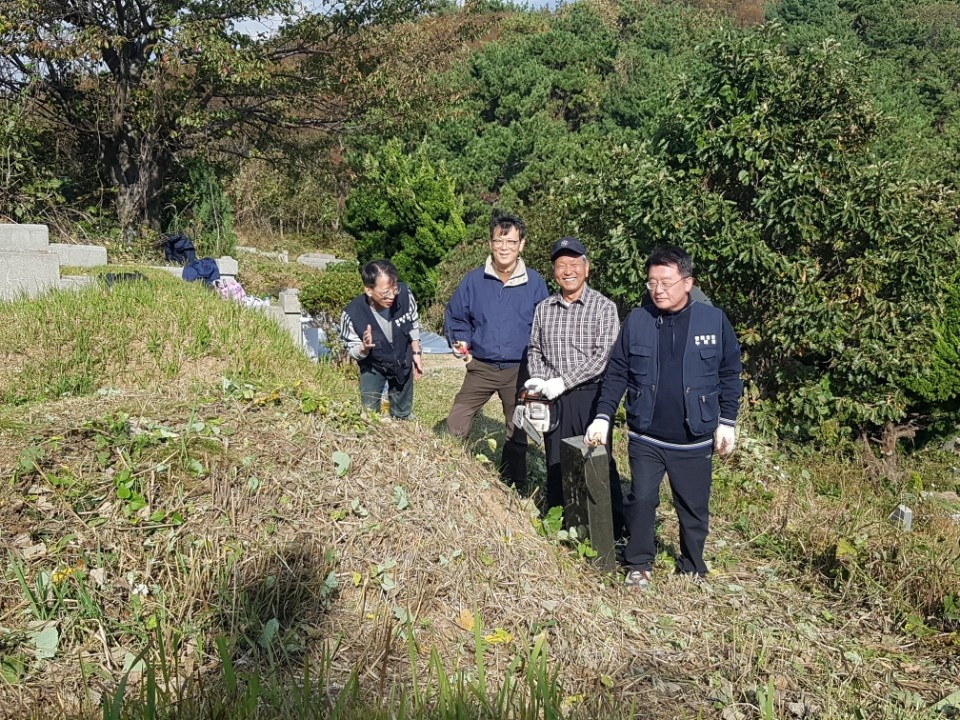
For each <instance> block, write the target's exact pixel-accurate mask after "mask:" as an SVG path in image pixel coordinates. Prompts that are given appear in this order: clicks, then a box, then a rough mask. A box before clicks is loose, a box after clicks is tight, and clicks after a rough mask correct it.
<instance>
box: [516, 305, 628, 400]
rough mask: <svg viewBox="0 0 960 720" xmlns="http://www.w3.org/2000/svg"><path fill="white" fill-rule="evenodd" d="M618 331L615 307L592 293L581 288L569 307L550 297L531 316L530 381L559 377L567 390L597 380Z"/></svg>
mask: <svg viewBox="0 0 960 720" xmlns="http://www.w3.org/2000/svg"><path fill="white" fill-rule="evenodd" d="M619 331H620V320H619V318H618V317H617V306H616V305H614V304H613V301H612V300H609V299H607V298H606V297H604V296H603V295H601V294H600V293H598V292H597V291H596V290H593V289H591V288H590V287H587V286H584V288H583V292H582V293H581V294H580V297H579V298H577V299H576V300H574V301H573V302H572V303H568V302H567V301H566V300H564V299H563V296H562V295H561V294H560V293H556V294H555V295H551V296H550V297H548V298H547V299H546V300H544V301H543V302H541V303H540V304H539V305H537V310H536V313H535V314H534V316H533V327H532V328H531V329H530V349H529V354H528V357H527V360H528V365H529V369H530V377H534V378H541V379H543V380H549V379H550V378H555V377H561V378H563V384H564V386H565V387H566V388H567V389H569V388H573V387H576V386H577V385H581V384H583V383H585V382H589V381H590V380H596V379H598V378H599V377H600V376H601V375H602V374H603V371H604V370H605V369H606V367H607V359H608V358H609V357H610V350H611V348H612V346H613V343H614V341H615V340H616V339H617V333H618V332H619Z"/></svg>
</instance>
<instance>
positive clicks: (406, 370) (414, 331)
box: [340, 260, 423, 420]
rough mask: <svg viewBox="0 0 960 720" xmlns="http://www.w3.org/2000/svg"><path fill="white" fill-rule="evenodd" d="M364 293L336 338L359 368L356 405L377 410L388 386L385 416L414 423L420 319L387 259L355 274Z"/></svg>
mask: <svg viewBox="0 0 960 720" xmlns="http://www.w3.org/2000/svg"><path fill="white" fill-rule="evenodd" d="M360 277H361V278H362V279H363V287H364V290H363V294H362V295H358V296H357V297H355V298H354V299H353V300H351V301H350V304H349V305H347V307H346V309H345V310H344V311H343V315H342V316H341V318H340V338H341V339H342V340H343V342H344V345H346V348H347V354H348V355H350V357H352V358H353V359H354V360H356V361H357V364H358V365H359V366H360V401H361V402H362V403H363V406H364V407H365V408H367V409H369V410H374V411H376V412H380V400H381V397H382V396H383V386H384V384H386V385H387V388H388V397H389V400H390V415H391V416H392V417H394V418H396V419H398V420H411V419H413V417H414V416H413V381H414V378H416V379H419V378H420V377H422V376H423V361H422V355H421V351H420V316H419V314H418V313H417V301H416V300H415V299H414V297H413V293H411V292H410V289H409V288H408V287H407V286H406V284H404V283H402V282H398V281H397V269H396V268H395V267H394V266H393V263H391V262H390V261H389V260H373V261H372V262H368V263H367V264H366V265H364V266H363V268H362V269H361V270H360Z"/></svg>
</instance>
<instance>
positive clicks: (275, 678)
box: [102, 617, 636, 720]
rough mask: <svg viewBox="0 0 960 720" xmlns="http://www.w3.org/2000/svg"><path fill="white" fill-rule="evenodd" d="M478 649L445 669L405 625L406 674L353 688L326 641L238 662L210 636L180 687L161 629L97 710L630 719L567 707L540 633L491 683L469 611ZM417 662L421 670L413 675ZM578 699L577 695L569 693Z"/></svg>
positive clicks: (368, 718) (617, 712)
mask: <svg viewBox="0 0 960 720" xmlns="http://www.w3.org/2000/svg"><path fill="white" fill-rule="evenodd" d="M475 620H476V625H475V633H474V642H475V643H476V648H477V651H476V653H475V656H474V657H475V661H474V665H473V666H472V667H467V668H460V669H457V670H455V671H454V672H452V673H451V672H448V671H447V669H446V668H445V666H444V663H443V661H442V659H441V658H440V656H439V654H438V653H437V652H436V650H433V651H431V653H430V655H429V657H422V656H421V655H420V654H419V651H418V646H417V643H416V641H415V640H414V638H413V627H412V626H410V627H408V628H407V630H408V631H409V635H408V642H407V648H408V652H409V656H410V668H411V671H410V672H411V677H410V679H409V682H407V683H406V684H404V685H394V686H392V687H390V688H389V689H387V690H386V691H385V694H382V693H381V692H380V691H379V690H377V689H374V688H368V687H365V686H363V685H362V683H361V680H360V675H359V674H358V672H357V671H356V670H355V671H354V672H352V673H350V675H349V677H348V679H347V680H346V682H339V683H338V682H336V681H334V680H333V679H332V678H333V675H334V673H333V672H332V665H333V654H334V653H333V651H334V649H333V648H326V649H325V651H324V653H323V654H322V656H321V658H320V660H319V661H317V662H313V663H311V662H310V661H301V662H300V663H299V664H297V663H291V662H290V658H288V657H285V656H284V655H283V651H282V650H281V651H279V654H274V653H273V652H270V653H267V654H266V655H265V656H264V662H263V663H262V664H261V665H258V666H255V667H247V668H246V669H241V668H239V667H238V666H237V664H236V663H235V662H234V659H233V652H232V649H231V647H230V644H229V643H228V641H227V639H226V638H225V637H222V636H221V637H219V638H217V640H216V653H217V657H218V660H219V666H218V668H217V671H216V672H215V673H214V674H208V675H205V676H201V675H199V674H197V675H195V676H194V677H191V678H189V680H188V682H187V683H186V684H185V685H177V686H174V685H172V684H171V683H170V682H169V680H170V678H171V677H173V676H176V674H177V673H176V669H175V667H173V665H174V664H175V659H172V658H169V657H167V656H166V654H165V652H164V646H163V643H162V637H163V636H162V634H161V633H159V632H158V633H157V634H156V636H155V637H156V639H157V640H156V642H152V643H151V645H150V646H149V647H148V648H146V649H145V650H144V651H143V652H141V653H140V655H138V656H137V657H136V658H135V660H134V663H133V665H134V666H135V667H136V668H137V677H136V680H135V682H131V672H127V673H126V674H124V676H123V677H122V678H121V681H120V682H119V683H118V684H117V687H116V688H115V689H114V691H113V693H112V694H111V695H110V696H109V697H108V698H106V699H105V701H104V703H103V707H102V717H103V720H125V719H127V718H138V719H142V720H161V719H165V718H174V717H175V718H180V719H182V720H194V719H195V718H231V719H232V720H246V719H247V718H272V719H276V720H286V719H287V718H289V719H290V720H299V719H300V718H318V719H319V718H323V719H324V720H360V719H363V720H375V719H378V718H383V719H384V720H386V719H387V718H389V719H390V720H395V719H396V720H399V719H402V718H410V719H423V718H431V719H433V720H564V719H565V718H566V719H569V720H575V719H577V718H598V717H604V718H609V719H610V720H617V719H618V718H632V717H635V716H636V715H635V713H636V708H635V707H633V706H632V705H625V706H623V707H617V706H616V705H615V704H613V703H612V702H611V701H609V700H608V699H607V698H605V697H603V696H602V695H598V696H597V697H595V698H592V699H590V700H585V701H581V702H577V703H576V704H575V705H570V704H569V703H568V702H566V701H565V698H564V695H563V691H562V689H561V687H560V685H559V683H558V682H557V678H556V674H555V672H553V671H552V670H551V667H550V666H551V661H550V659H549V657H548V652H547V644H546V641H545V639H544V637H542V636H541V637H537V638H535V639H534V641H533V643H532V645H530V646H529V647H527V648H522V649H520V650H519V651H518V652H517V654H516V655H515V656H514V657H513V660H512V661H511V663H510V666H509V673H508V674H507V675H506V677H505V678H504V680H503V682H502V684H500V685H499V686H498V687H492V686H489V685H488V684H487V682H486V668H485V660H484V642H485V641H484V639H483V632H482V627H481V623H480V622H479V617H476V618H475ZM420 668H423V669H424V670H425V672H424V673H423V674H422V675H421V674H420ZM578 700H579V699H578Z"/></svg>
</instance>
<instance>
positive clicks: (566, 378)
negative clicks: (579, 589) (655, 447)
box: [525, 237, 623, 538]
mask: <svg viewBox="0 0 960 720" xmlns="http://www.w3.org/2000/svg"><path fill="white" fill-rule="evenodd" d="M550 259H551V260H552V261H553V278H554V280H556V281H557V286H558V287H559V291H558V292H557V293H555V294H553V295H551V296H550V297H549V298H547V299H546V300H544V301H543V302H542V303H540V304H539V305H537V310H536V313H535V314H534V316H533V327H532V329H531V331H530V351H529V352H530V364H529V369H530V376H531V377H530V379H529V380H527V382H526V383H525V386H526V388H527V390H528V391H530V392H533V393H537V394H539V395H542V396H543V397H546V398H547V399H548V400H552V401H553V402H554V407H553V412H554V414H555V417H556V419H557V427H556V429H554V430H553V431H552V432H549V433H547V435H546V437H545V438H544V441H545V442H544V444H545V451H546V456H547V488H546V489H547V492H546V506H547V508H552V507H556V506H557V505H559V506H561V507H564V506H565V503H564V496H563V472H562V470H561V467H560V445H561V442H562V441H563V439H564V438H569V437H580V436H581V435H583V433H584V430H586V427H587V424H588V423H589V422H590V419H591V418H592V417H593V416H594V414H595V413H596V410H597V399H598V397H599V394H600V380H601V378H602V376H603V371H604V369H605V368H606V366H607V358H608V357H609V356H610V348H611V347H612V346H613V343H614V341H615V340H616V339H617V332H618V331H619V330H620V319H619V317H617V306H616V305H615V304H614V303H613V301H612V300H610V299H609V298H606V297H604V296H603V295H601V294H600V293H599V292H597V291H596V290H594V289H593V288H591V287H590V286H589V285H588V284H587V278H588V277H589V276H590V261H589V259H588V258H587V249H586V248H585V247H584V245H583V243H581V242H580V240H578V239H577V238H575V237H563V238H560V239H559V240H557V241H556V242H555V243H554V245H553V249H552V251H551V252H550ZM610 501H611V506H612V511H613V529H614V533H615V534H616V536H617V537H618V538H619V537H620V535H621V533H622V532H623V491H622V489H621V488H620V476H619V474H618V473H617V466H616V464H615V463H614V462H613V454H612V453H611V454H610Z"/></svg>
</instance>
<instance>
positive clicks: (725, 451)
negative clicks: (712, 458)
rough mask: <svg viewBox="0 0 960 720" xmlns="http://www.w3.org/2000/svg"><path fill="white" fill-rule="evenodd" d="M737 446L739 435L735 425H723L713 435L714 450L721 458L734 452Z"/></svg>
mask: <svg viewBox="0 0 960 720" xmlns="http://www.w3.org/2000/svg"><path fill="white" fill-rule="evenodd" d="M736 444H737V434H736V432H735V431H734V428H733V425H724V424H723V423H721V424H720V426H719V427H718V428H717V429H716V431H715V432H714V433H713V450H714V452H716V453H717V454H718V455H720V456H721V457H725V456H727V455H729V454H730V453H732V452H733V448H734V447H736Z"/></svg>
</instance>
